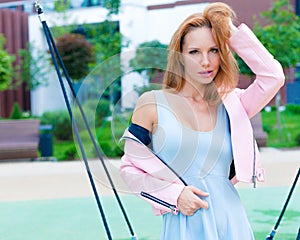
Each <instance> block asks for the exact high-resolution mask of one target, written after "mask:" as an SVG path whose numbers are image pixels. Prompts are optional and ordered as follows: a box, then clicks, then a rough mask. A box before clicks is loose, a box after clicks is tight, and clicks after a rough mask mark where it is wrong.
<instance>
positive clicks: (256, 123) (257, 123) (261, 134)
mask: <svg viewBox="0 0 300 240" xmlns="http://www.w3.org/2000/svg"><path fill="white" fill-rule="evenodd" d="M251 125H252V128H253V132H254V137H255V139H256V142H257V145H258V147H260V148H261V147H266V146H267V140H268V134H267V133H266V132H265V131H264V130H263V128H262V120H261V113H260V112H259V113H258V114H256V115H255V116H254V117H253V118H251Z"/></svg>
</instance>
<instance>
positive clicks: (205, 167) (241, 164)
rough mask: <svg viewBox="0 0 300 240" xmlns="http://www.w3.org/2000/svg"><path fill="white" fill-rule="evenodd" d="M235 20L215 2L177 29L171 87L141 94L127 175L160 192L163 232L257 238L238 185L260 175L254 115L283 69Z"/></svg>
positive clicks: (212, 238)
mask: <svg viewBox="0 0 300 240" xmlns="http://www.w3.org/2000/svg"><path fill="white" fill-rule="evenodd" d="M234 17H235V13H234V12H233V11H232V9H231V8H230V7H229V6H227V5H226V4H224V3H212V4H210V5H208V7H206V9H205V10H204V12H203V14H193V15H191V16H190V17H188V18H187V19H186V20H185V21H184V22H183V23H182V24H181V25H180V26H179V28H178V29H177V31H176V32H175V34H174V35H173V38H172V40H171V43H170V45H169V50H170V51H169V58H168V65H167V69H166V74H165V77H164V86H165V87H164V89H163V90H157V91H150V92H146V93H144V94H143V95H142V96H141V97H140V98H139V100H138V102H137V105H136V108H135V110H134V113H133V116H132V124H131V125H130V127H129V129H128V130H129V131H127V132H126V133H125V138H126V139H127V140H126V143H125V149H124V151H125V154H124V156H123V157H122V166H121V169H120V172H121V176H122V177H123V179H124V181H125V182H126V183H127V184H128V186H129V187H130V189H131V190H132V191H133V192H135V193H136V194H138V195H139V196H140V194H141V193H147V194H150V195H145V194H142V197H143V198H145V197H147V198H149V196H150V197H151V196H153V197H154V198H155V199H154V201H153V199H152V200H151V199H150V200H149V199H147V198H145V199H146V200H147V201H149V202H150V203H151V204H152V205H153V210H154V213H155V214H156V215H163V230H162V234H161V239H166V240H167V239H168V240H169V239H172V240H175V239H182V240H184V239H188V240H193V239H205V240H207V239H209V240H216V239H222V240H223V239H228V240H235V239H239V240H240V239H243V240H248V239H254V236H253V232H252V230H251V227H250V224H249V222H248V220H247V216H246V214H245V210H244V208H243V206H242V204H241V202H240V199H239V196H238V193H237V191H236V190H235V188H234V186H233V184H235V183H236V182H238V181H244V182H249V183H251V182H253V183H255V181H256V180H257V181H263V178H264V172H263V169H262V168H261V164H260V159H259V152H258V149H257V145H256V142H255V139H254V137H253V131H252V128H251V124H250V120H249V119H250V118H251V117H253V116H254V115H255V114H257V113H258V112H259V111H260V110H261V109H262V108H263V107H264V106H265V105H266V104H267V103H268V102H269V101H270V100H271V99H272V98H273V97H274V95H275V94H276V92H277V91H278V90H279V89H280V87H281V86H282V85H283V83H284V74H283V71H282V67H281V65H280V64H279V63H278V62H277V61H276V60H275V59H274V58H273V56H272V55H271V54H270V53H269V52H268V51H267V50H266V49H265V48H264V47H263V46H262V44H261V43H260V42H259V41H258V39H257V38H256V37H255V35H254V34H253V33H252V32H251V30H250V29H249V28H248V27H247V26H246V25H245V24H241V25H240V26H239V28H237V27H235V26H234V25H233V23H232V20H233V19H234ZM231 49H232V50H234V51H235V52H236V53H237V54H238V55H239V56H240V57H241V58H242V59H243V60H244V61H245V62H246V63H247V65H248V66H249V67H250V68H251V69H252V71H253V72H254V73H255V74H256V80H255V81H254V82H253V84H252V85H251V86H249V87H248V88H247V89H245V90H241V89H237V88H236V86H237V81H238V68H237V64H236V61H235V59H234V57H233V54H232V52H231ZM132 140H134V141H132ZM147 145H148V147H149V146H151V149H152V150H153V152H154V153H156V154H157V155H158V157H159V158H161V159H162V160H163V161H165V162H166V163H167V164H168V165H169V166H170V168H171V169H173V170H174V171H175V172H176V173H177V176H174V174H171V172H172V171H170V169H169V168H167V169H166V166H165V165H164V164H163V163H162V162H161V161H159V160H158V158H157V157H155V156H154V155H153V154H152V153H151V151H150V150H149V148H150V147H149V148H148V147H147ZM232 159H234V163H235V172H236V174H235V176H234V177H233V178H232V179H231V181H230V180H229V178H228V176H229V170H230V165H231V163H232ZM157 200H158V201H164V202H166V203H167V204H169V206H171V207H169V208H167V207H166V206H167V205H166V204H164V203H163V204H162V203H157ZM172 206H173V207H172ZM172 210H173V212H172ZM174 213H175V214H174Z"/></svg>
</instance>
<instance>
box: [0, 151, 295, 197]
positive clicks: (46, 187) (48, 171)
mask: <svg viewBox="0 0 300 240" xmlns="http://www.w3.org/2000/svg"><path fill="white" fill-rule="evenodd" d="M261 153H262V161H263V166H264V168H265V170H266V172H267V175H266V182H265V183H259V185H258V187H273V186H274V187H275V186H291V184H292V182H293V180H294V178H295V175H296V173H297V171H298V168H299V167H300V150H291V151H286V150H277V149H272V148H263V149H262V150H261ZM106 163H107V167H108V169H109V171H110V173H111V175H112V178H113V181H114V184H115V186H116V189H117V190H118V192H119V193H125V192H127V189H126V187H125V185H124V183H123V181H122V180H121V178H120V176H119V174H118V166H119V163H120V162H119V161H118V160H106ZM89 164H90V169H91V172H92V174H93V176H94V179H95V182H96V185H97V188H98V191H99V193H100V195H110V194H112V191H111V188H110V187H109V184H108V183H107V182H108V181H107V178H106V177H105V174H104V171H103V168H102V166H101V163H100V161H99V160H89ZM298 185H300V183H299V182H298ZM237 187H238V188H244V187H251V185H249V184H244V183H239V184H238V185H237ZM0 189H1V191H0V201H15V200H34V199H52V198H73V197H89V196H93V192H92V190H91V186H90V183H89V179H88V176H87V173H86V171H85V165H84V162H83V161H66V162H45V161H44V162H2V163H0Z"/></svg>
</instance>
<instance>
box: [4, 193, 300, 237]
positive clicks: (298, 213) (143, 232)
mask: <svg viewBox="0 0 300 240" xmlns="http://www.w3.org/2000/svg"><path fill="white" fill-rule="evenodd" d="M288 191H289V188H287V187H282V188H278V187H277V188H257V189H239V193H240V196H241V199H242V201H243V202H244V205H245V208H246V211H247V213H248V216H249V220H250V223H251V225H252V227H253V229H254V232H255V236H256V239H265V237H266V235H267V234H268V233H269V232H270V231H271V229H272V227H273V226H274V224H275V222H276V221H277V218H278V216H279V214H280V211H281V208H282V206H283V204H284V201H285V199H286V197H287V194H288ZM121 199H122V202H123V204H124V206H125V208H126V210H127V212H128V216H129V219H130V221H131V223H132V226H133V228H134V231H135V233H136V235H137V236H138V237H139V239H140V240H152V239H153V240H154V239H155V240H157V239H159V235H160V226H161V218H160V217H155V216H153V215H152V212H151V208H150V207H149V205H148V204H147V203H145V202H143V201H142V200H140V199H138V198H137V197H135V196H127V195H126V196H121ZM101 202H102V204H103V206H104V207H105V213H106V215H107V220H108V222H109V227H110V229H111V234H112V237H113V239H114V240H117V239H118V240H121V239H122V240H125V239H130V233H129V231H128V229H127V227H126V224H125V222H124V220H123V219H122V215H121V212H120V210H119V208H118V207H117V203H116V201H115V199H114V198H113V197H104V198H101ZM299 202H300V192H299V187H297V188H296V189H295V192H294V194H293V196H292V199H291V201H290V203H289V205H288V208H287V211H286V213H285V215H284V218H283V219H282V222H281V224H280V226H279V232H278V234H277V235H276V237H275V238H274V239H276V240H295V239H296V234H297V232H298V228H299V223H300V206H299ZM99 215H100V214H99V212H98V210H97V206H96V203H95V200H94V199H93V198H72V199H53V200H35V201H14V202H1V201H0V239H1V240H77V239H78V240H94V239H95V240H96V239H97V240H98V239H100V240H102V239H107V238H106V235H105V230H104V227H103V222H102V221H101V220H100V217H99Z"/></svg>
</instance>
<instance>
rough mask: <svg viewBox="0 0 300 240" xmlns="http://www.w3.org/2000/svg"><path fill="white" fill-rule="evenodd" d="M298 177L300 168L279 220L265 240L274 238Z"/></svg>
mask: <svg viewBox="0 0 300 240" xmlns="http://www.w3.org/2000/svg"><path fill="white" fill-rule="evenodd" d="M299 175H300V168H299V169H298V173H297V175H296V178H295V180H294V182H293V185H292V187H291V190H290V192H289V194H288V197H287V199H286V201H285V203H284V206H283V208H282V210H281V213H280V216H279V218H278V220H277V222H276V224H275V226H274V228H273V229H272V231H271V233H270V234H269V235H268V236H267V238H266V240H272V239H273V238H274V236H275V234H276V232H277V228H278V226H279V224H280V222H281V219H282V217H283V214H284V212H285V210H286V208H287V205H288V203H289V201H290V198H291V196H292V194H293V191H294V189H295V187H296V184H297V181H298V178H299ZM297 239H298V238H297Z"/></svg>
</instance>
